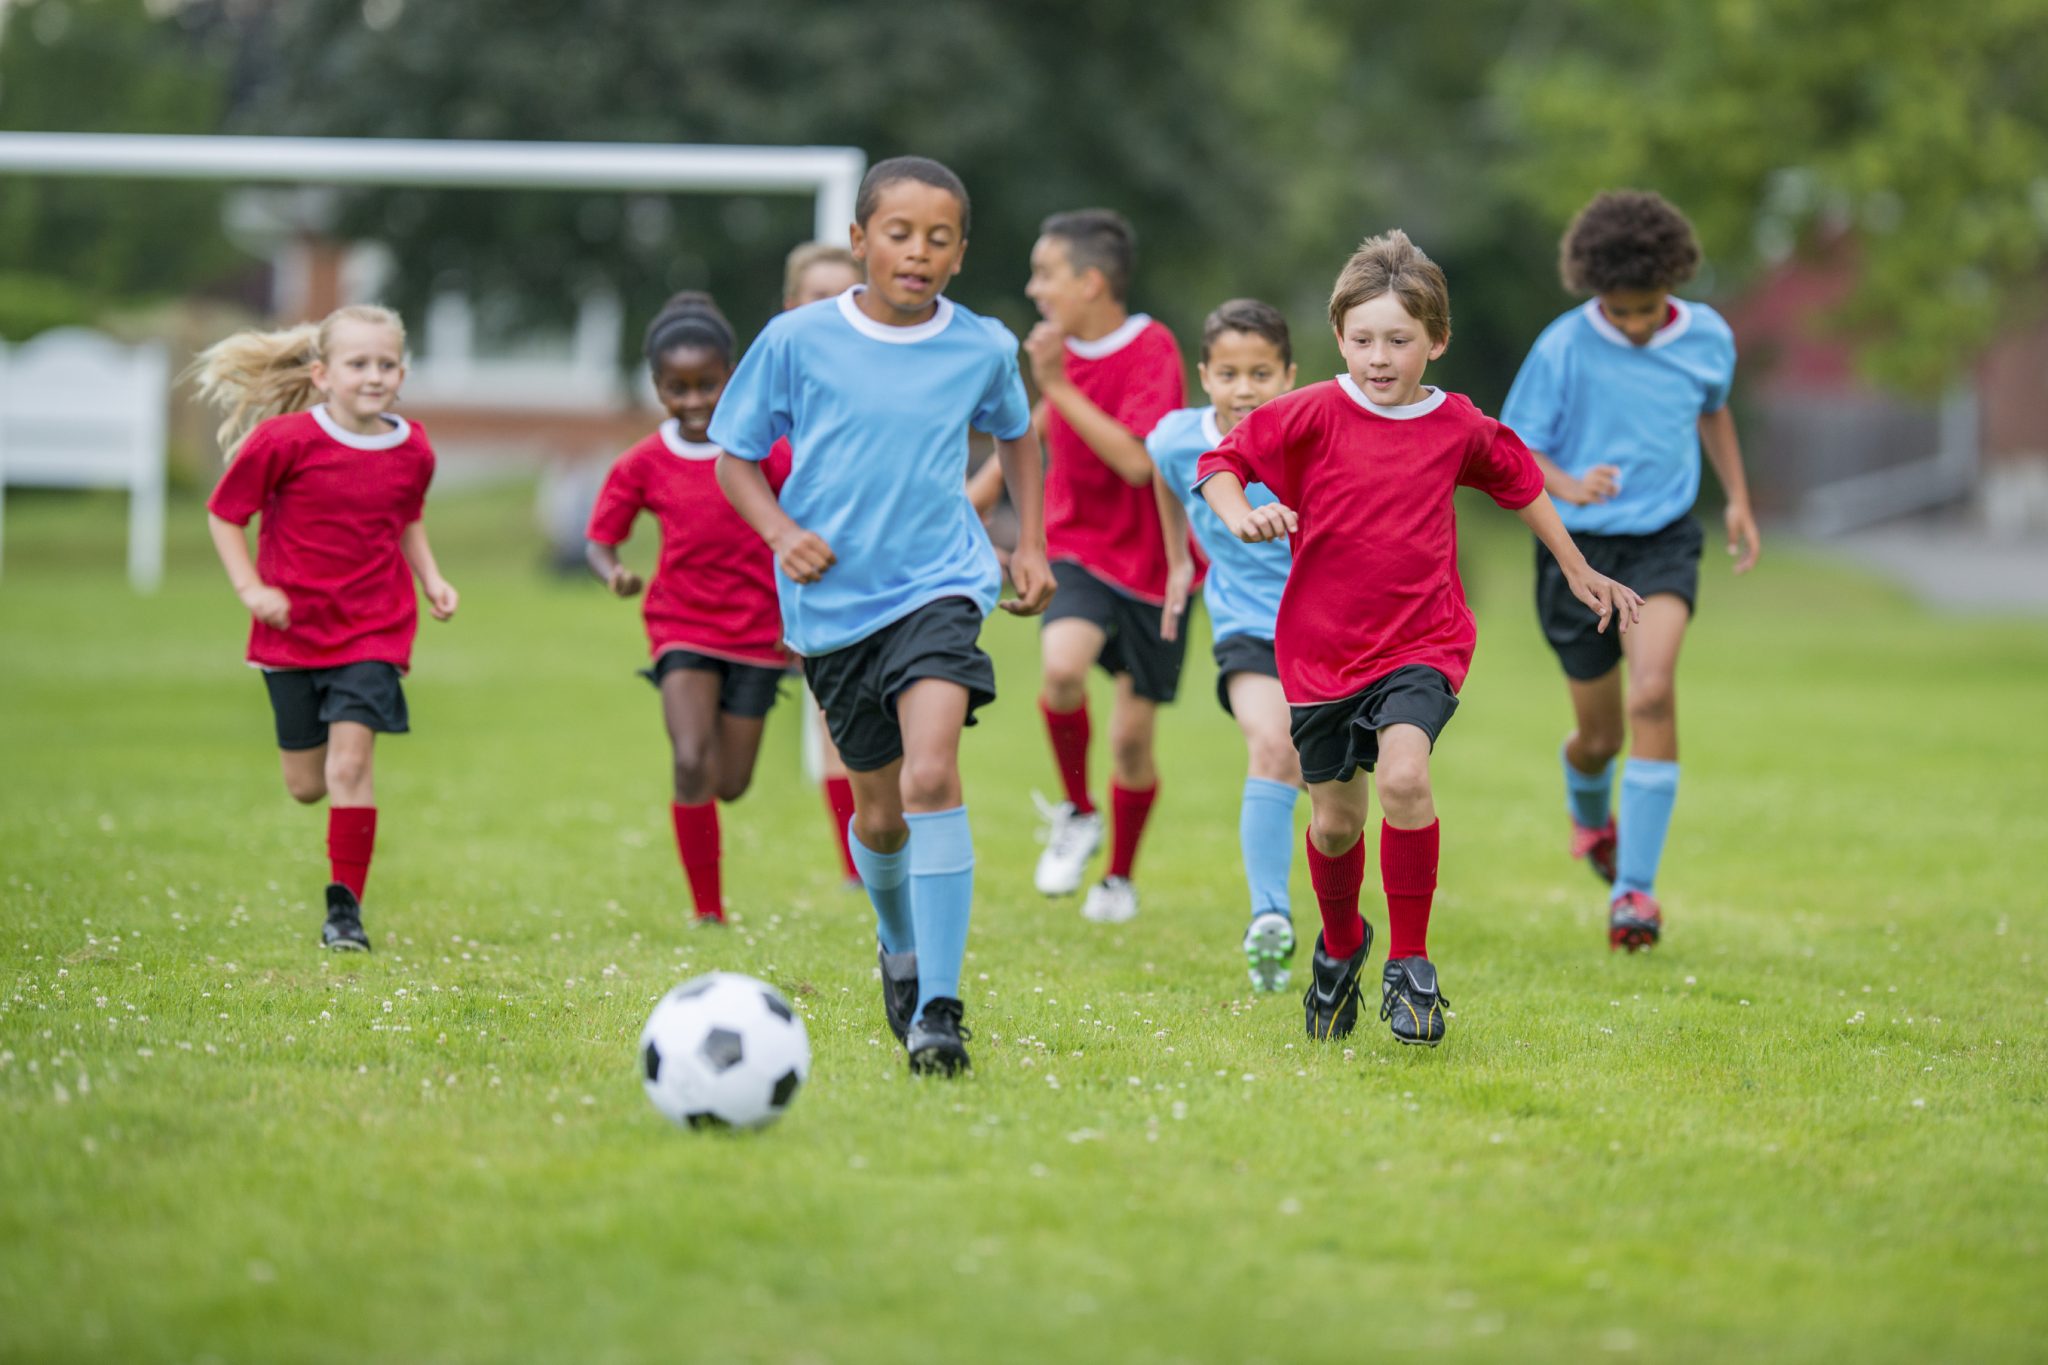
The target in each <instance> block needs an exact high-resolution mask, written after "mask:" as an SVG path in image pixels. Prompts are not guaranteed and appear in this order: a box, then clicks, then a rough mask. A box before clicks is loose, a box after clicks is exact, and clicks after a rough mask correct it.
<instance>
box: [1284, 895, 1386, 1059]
mask: <svg viewBox="0 0 2048 1365" xmlns="http://www.w3.org/2000/svg"><path fill="white" fill-rule="evenodd" d="M1371 952H1372V925H1370V924H1367V925H1366V926H1365V942H1363V943H1361V944H1359V945H1358V951H1357V952H1355V953H1353V954H1352V955H1351V956H1350V957H1331V956H1330V955H1329V954H1328V953H1326V952H1324V951H1323V936H1322V935H1321V934H1317V935H1316V950H1315V953H1314V954H1313V955H1312V956H1311V957H1310V958H1309V983H1308V990H1307V991H1305V992H1303V993H1302V997H1301V1007H1302V1011H1303V1013H1304V1014H1305V1015H1306V1016H1307V1020H1308V1036H1309V1037H1311V1038H1313V1039H1315V1040H1316V1041H1317V1042H1319V1043H1320V1042H1326V1041H1328V1040H1329V1039H1332V1038H1348V1037H1350V1036H1351V1030H1352V1029H1354V1028H1356V1027H1357V1026H1358V977H1359V974H1360V973H1361V972H1363V971H1364V970H1365V959H1366V956H1367V955H1368V954H1370V953H1371Z"/></svg>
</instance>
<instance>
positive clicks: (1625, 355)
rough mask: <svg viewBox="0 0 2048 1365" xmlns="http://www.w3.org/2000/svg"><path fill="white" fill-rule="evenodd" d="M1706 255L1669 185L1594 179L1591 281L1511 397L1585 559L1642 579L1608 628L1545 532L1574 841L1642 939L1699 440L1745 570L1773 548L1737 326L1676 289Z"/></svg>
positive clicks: (1667, 750) (1666, 813)
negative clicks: (1595, 620) (1735, 406)
mask: <svg viewBox="0 0 2048 1365" xmlns="http://www.w3.org/2000/svg"><path fill="white" fill-rule="evenodd" d="M1699 260H1700V249H1699V244H1698V243H1697V242H1696V241H1695V240H1694V238H1693V231H1692V224H1691V223H1689V222H1687V221H1686V219H1685V216H1684V215H1683V214H1681V213H1680V212H1679V211H1678V210H1677V209H1675V208H1673V207H1672V206H1671V205H1670V204H1669V203H1667V202H1665V200H1664V199H1663V198H1662V197H1661V196H1659V195H1657V194H1654V193H1650V192H1648V191H1642V190H1616V191H1610V192H1608V193H1605V194H1601V195H1598V196H1596V197H1595V198H1594V199H1593V201H1592V202H1591V203H1589V204H1587V205H1586V207H1585V208H1583V209H1581V210H1580V211H1579V214H1578V217H1576V218H1574V219H1573V220H1572V223H1571V226H1570V227H1569V228H1567V229H1566V230H1565V234H1564V241H1563V244H1562V246H1561V248H1560V251H1559V270H1560V273H1561V275H1562V276H1563V279H1564V285H1565V288H1566V289H1568V290H1570V291H1572V292H1573V293H1581V294H1591V295H1593V296H1594V297H1593V298H1591V299H1590V300H1588V301H1587V302H1586V303H1585V304H1583V305H1582V306H1580V307H1578V308H1575V309H1573V310H1572V311H1571V312H1569V313H1566V314H1565V315H1564V316H1563V317H1561V318H1559V319H1557V320H1556V321H1555V322H1553V323H1551V324H1550V326H1549V327H1547V328H1545V329H1544V331H1543V334H1542V335H1541V336H1539V337H1538V338H1537V339H1536V344H1535V346H1534V347H1533V348H1531V350H1530V352H1529V358H1528V359H1527V360H1526V361H1524V362H1523V363H1522V371H1521V373H1520V374H1519V375H1517V376H1516V378H1515V383H1514V387H1513V388H1512V389H1511V390H1510V391H1509V393H1508V399H1507V403H1506V405H1505V406H1504V407H1503V408H1502V409H1501V420H1502V421H1503V422H1505V423H1507V424H1508V425H1509V426H1511V427H1513V428H1514V429H1515V430H1516V431H1517V432H1519V433H1521V435H1522V438H1523V440H1525V441H1526V442H1527V443H1528V444H1529V447H1530V448H1531V450H1533V451H1534V452H1535V454H1536V461H1537V463H1538V465H1540V466H1541V467H1542V470H1543V475H1544V486H1545V489H1546V491H1548V492H1549V494H1550V496H1551V497H1552V498H1553V499H1554V500H1555V501H1556V502H1557V504H1558V509H1557V510H1558V515H1559V517H1560V518H1561V519H1562V520H1563V522H1564V525H1565V529H1567V530H1569V531H1570V532H1571V534H1572V539H1573V540H1574V541H1575V542H1577V544H1578V546H1579V548H1580V550H1582V551H1583V552H1584V554H1585V556H1586V560H1587V562H1588V563H1590V564H1591V565H1592V566H1593V567H1594V568H1595V569H1597V570H1598V571H1600V572H1601V573H1604V574H1607V575H1608V576H1610V577H1613V578H1617V579H1620V580H1623V581H1625V582H1627V583H1629V584H1630V585H1631V586H1633V587H1634V588H1635V589H1636V591H1637V592H1639V593H1641V594H1642V596H1643V611H1642V620H1641V621H1640V623H1639V624H1637V626H1636V627H1635V629H1634V630H1631V631H1630V632H1628V634H1626V635H1618V634H1616V633H1608V634H1599V633H1597V632H1596V631H1595V630H1594V629H1593V627H1592V626H1591V625H1590V624H1588V623H1587V622H1586V621H1584V620H1582V619H1581V618H1583V617H1584V616H1585V614H1586V613H1585V612H1584V610H1583V609H1582V608H1580V607H1579V606H1578V603H1577V602H1576V600H1574V599H1573V598H1572V595H1571V593H1570V591H1569V589H1568V588H1567V587H1566V585H1565V583H1564V577H1563V574H1562V572H1561V571H1560V570H1559V568H1558V565H1557V561H1556V560H1555V559H1553V558H1552V557H1551V555H1550V552H1549V551H1548V550H1545V549H1544V548H1543V547H1542V546H1540V545H1539V546H1537V548H1536V609H1537V614H1538V616H1539V617H1540V619H1541V621H1542V624H1543V633H1544V635H1545V637H1546V638H1547V639H1548V640H1549V641H1550V647H1551V649H1552V650H1554V651H1555V652H1556V654H1557V658H1558V662H1559V663H1560V664H1562V665H1563V666H1564V672H1565V679H1566V683H1567V685H1568V687H1569V688H1570V691H1571V701H1572V712H1573V715H1574V717H1575V719H1576V721H1577V728H1576V729H1575V730H1574V731H1573V732H1572V733H1571V734H1570V735H1569V736H1568V737H1567V738H1566V739H1565V742H1564V751H1563V765H1564V782H1565V798H1566V803H1567V805H1568V806H1569V808H1570V813H1571V822H1572V836H1571V853H1572V856H1573V857H1575V858H1585V859H1587V860H1588V861H1589V862H1590V863H1591V864H1592V867H1593V869H1594V871H1595V872H1596V873H1598V874H1599V876H1600V877H1601V878H1602V879H1603V880H1605V881H1608V882H1611V883H1612V884H1613V895H1612V898H1611V900H1610V902H1609V906H1608V930H1607V934H1608V940H1607V941H1608V947H1609V948H1610V949H1613V948H1626V949H1628V950H1629V951H1630V952H1634V951H1636V950H1637V949H1638V948H1647V947H1650V946H1652V945H1654V944H1655V943H1656V942H1657V941H1658V938H1659V937H1660V936H1661V934H1662V932H1663V912H1662V909H1661V908H1660V907H1659V905H1658V904H1657V899H1656V896H1655V894H1654V893H1655V887H1656V880H1657V866H1658V863H1659V861H1660V860H1661V859H1662V857H1663V852H1664V838H1665V833H1666V831H1667V830H1668V829H1669V828H1670V823H1671V810H1672V806H1673V803H1674V802H1675V801H1676V799H1677V795H1678V722H1677V707H1676V700H1675V695H1676V694H1675V692H1674V688H1673V681H1672V675H1673V673H1674V671H1675V669H1676V667H1677V663H1678V650H1679V646H1680V645H1681V644H1682V643H1683V642H1684V639H1685V629H1686V626H1687V625H1688V624H1689V623H1690V622H1691V619H1692V613H1693V608H1694V603H1695V602H1696V600H1697V598H1698V595H1699V559H1700V546H1701V541H1702V535H1701V531H1700V526H1699V523H1698V522H1697V521H1695V520H1693V515H1692V511H1693V503H1694V502H1695V501H1696V500H1697V499H1698V497H1699V490H1700V451H1701V449H1702V448H1704V449H1705V451H1706V455H1707V459H1708V460H1709V461H1710V462H1711V463H1712V464H1713V466H1714V473H1715V474H1716V475H1717V476H1718V477H1719V478H1720V480H1721V488H1722V491H1723V492H1724V493H1725V494H1726V495H1727V499H1728V505H1727V508H1726V511H1725V513H1724V519H1725V521H1726V524H1727V532H1728V553H1729V554H1730V555H1733V556H1734V557H1735V572H1736V573H1747V572H1748V571H1749V569H1750V568H1751V567H1752V566H1753V565H1755V563H1756V559H1757V553H1758V551H1759V549H1760V548H1761V541H1760V540H1759V538H1758V535H1757V527H1756V518H1755V516H1754V515H1752V513H1751V511H1750V506H1749V485H1748V481H1747V480H1746V478H1745V477H1744V475H1743V469H1742V451H1741V447H1740V446H1739V445H1738V444H1737V442H1736V439H1735V421H1734V418H1733V417H1732V416H1730V414H1729V411H1728V390H1729V387H1730V385H1731V384H1732V383H1733V381H1734V378H1735V338H1734V335H1733V333H1731V332H1730V331H1729V328H1728V324H1727V323H1726V322H1725V321H1723V320H1722V318H1721V315H1720V314H1719V313H1716V312H1715V311H1714V310H1713V309H1712V308H1709V307H1708V306H1707V305H1705V304H1703V303H1692V302H1687V301H1685V300H1682V299H1678V298H1675V297H1673V295H1672V290H1674V289H1676V288H1677V287H1678V286H1679V285H1681V284H1683V283H1685V282H1686V281H1687V280H1689V279H1691V278H1692V276H1693V273H1694V271H1695V270H1697V269H1698V267H1699ZM1624 660H1625V661H1626V662H1627V664H1628V680H1627V684H1626V687H1625V688H1624V685H1623V681H1622V673H1621V664H1622V663H1623V662H1624ZM1625 731H1627V732H1633V740H1632V742H1631V744H1630V747H1629V757H1628V766H1627V769H1626V770H1625V771H1624V773H1623V774H1622V779H1621V812H1620V820H1619V821H1618V822H1617V821H1616V820H1615V818H1614V816H1613V814H1612V813H1611V810H1610V803H1611V801H1612V797H1613V787H1614V760H1615V757H1616V756H1617V755H1618V754H1619V753H1620V752H1621V747H1622V742H1623V738H1624V733H1625Z"/></svg>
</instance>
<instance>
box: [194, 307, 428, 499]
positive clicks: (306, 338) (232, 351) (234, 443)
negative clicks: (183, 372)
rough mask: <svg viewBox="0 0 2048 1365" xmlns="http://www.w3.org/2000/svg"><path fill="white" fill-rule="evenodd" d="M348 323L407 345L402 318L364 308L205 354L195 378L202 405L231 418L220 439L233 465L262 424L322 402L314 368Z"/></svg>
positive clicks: (251, 335)
mask: <svg viewBox="0 0 2048 1365" xmlns="http://www.w3.org/2000/svg"><path fill="white" fill-rule="evenodd" d="M344 321H346V322H368V323H374V324H377V325H379V326H384V327H389V328H391V329H393V330H394V331H396V332H397V333H398V338H399V344H400V346H403V345H404V344H405V324H404V322H402V321H401V320H400V319H399V316H398V314H396V313H394V312H392V311H391V310H390V309H389V308H382V307H379V306H377V305H375V304H361V303H358V304H350V305H348V306H347V307H345V308H337V309H335V310H334V311H333V312H332V313H329V314H328V315H327V316H326V317H325V318H324V319H322V320H321V321H319V322H302V323H300V324H299V325H298V326H296V327H287V328H285V329H283V330H282V331H275V332H265V331H261V330H258V329H255V328H251V329H250V330H248V331H246V332H236V333H235V334H234V335H233V336H230V337H227V338H225V339H223V340H221V341H216V342H215V343H214V344H213V345H211V346H209V347H207V348H206V349H205V350H204V351H201V352H200V353H199V359H198V360H196V361H194V362H193V365H192V369H191V370H190V372H189V373H190V374H191V376H192V378H193V380H194V383H195V384H196V385H197V387H198V390H199V398H200V401H202V402H204V403H209V404H211V405H212V406H214V407H216V408H219V409H221V411H223V412H224V413H226V414H227V415H226V417H225V418H224V419H223V420H222V422H221V424H220V429H219V431H218V433H217V435H218V437H219V439H220V444H221V449H222V451H223V452H224V453H225V456H226V458H227V459H229V460H232V459H234V458H235V453H236V452H237V451H239V450H240V449H241V447H242V442H243V440H244V439H246V438H247V437H248V435H249V432H250V430H251V429H252V428H253V427H255V426H256V424H257V423H259V422H263V421H267V420H269V419H270V418H272V417H279V416H282V415H284V414H285V413H288V412H304V411H305V410H306V409H307V408H310V407H312V406H313V405H314V403H315V402H316V401H318V399H319V396H320V391H319V390H318V389H317V388H315V387H314V386H313V366H314V365H315V364H316V363H317V362H319V361H320V360H322V359H323V358H325V356H326V354H327V347H328V341H329V338H330V336H331V334H332V331H333V328H334V324H335V323H337V322H344Z"/></svg>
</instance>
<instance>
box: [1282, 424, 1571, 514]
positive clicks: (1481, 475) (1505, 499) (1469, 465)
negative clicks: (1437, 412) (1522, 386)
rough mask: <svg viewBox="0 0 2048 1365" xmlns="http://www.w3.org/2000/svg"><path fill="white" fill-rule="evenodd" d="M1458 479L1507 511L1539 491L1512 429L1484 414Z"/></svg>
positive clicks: (1537, 477) (1538, 471) (1536, 472)
mask: <svg viewBox="0 0 2048 1365" xmlns="http://www.w3.org/2000/svg"><path fill="white" fill-rule="evenodd" d="M1254 415H1256V414H1254ZM1458 482H1459V483H1461V484H1463V485H1464V486H1465V487H1467V488H1476V489H1478V490H1479V491H1480V492H1482V493H1484V494H1486V495H1487V496H1488V497H1490V498H1492V499H1493V500H1494V501H1495V502H1497V503H1499V504H1500V505H1501V506H1502V507H1505V508H1507V509H1508V510H1509V511H1510V512H1519V511H1520V510H1522V509H1523V508H1524V507H1527V506H1528V505H1529V504H1530V503H1532V502H1534V501H1536V495H1537V494H1539V493H1541V492H1542V491H1543V470H1542V468H1541V466H1539V465H1538V464H1537V463H1536V457H1535V456H1534V455H1531V454H1530V453H1529V447H1527V446H1525V445H1523V444H1522V438H1521V437H1519V436H1517V435H1515V433H1514V429H1513V428H1511V427H1508V426H1505V425H1503V424H1502V423H1499V422H1496V421H1494V420H1493V419H1492V418H1490V417H1488V418H1483V419H1482V425H1481V427H1480V429H1479V430H1478V431H1477V432H1475V433H1474V434H1473V438H1472V448H1471V451H1470V452H1469V453H1468V454H1467V455H1466V456H1465V464H1464V467H1463V468H1461V469H1460V470H1459V471H1458Z"/></svg>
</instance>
